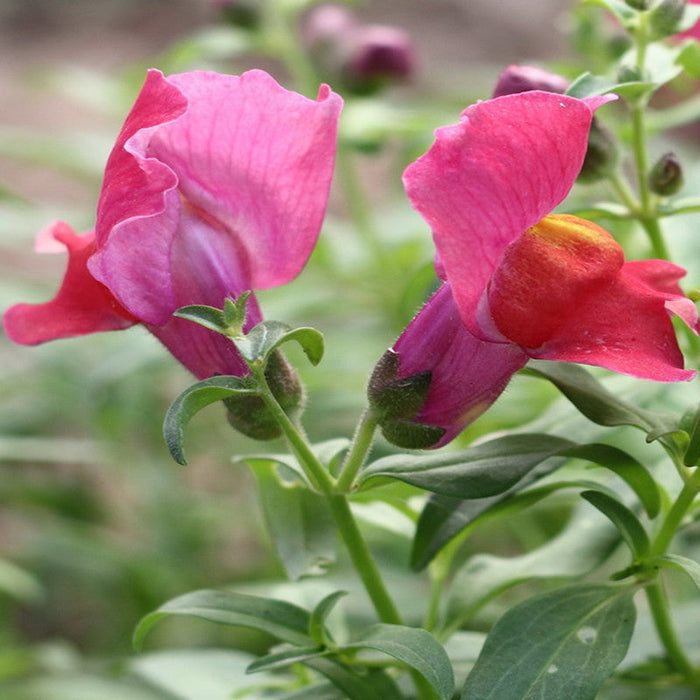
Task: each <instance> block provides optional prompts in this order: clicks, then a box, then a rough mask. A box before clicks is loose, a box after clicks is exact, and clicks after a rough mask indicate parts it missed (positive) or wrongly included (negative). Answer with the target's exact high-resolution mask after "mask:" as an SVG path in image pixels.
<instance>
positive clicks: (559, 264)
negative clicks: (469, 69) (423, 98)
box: [394, 91, 700, 446]
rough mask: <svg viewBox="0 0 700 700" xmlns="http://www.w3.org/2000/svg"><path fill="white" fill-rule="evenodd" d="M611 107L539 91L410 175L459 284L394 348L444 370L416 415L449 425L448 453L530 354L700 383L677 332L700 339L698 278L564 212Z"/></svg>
mask: <svg viewBox="0 0 700 700" xmlns="http://www.w3.org/2000/svg"><path fill="white" fill-rule="evenodd" d="M609 99H611V98H609V97H608V98H606V97H595V98H587V99H584V100H580V99H576V98H572V97H567V96H563V95H557V94H553V93H547V92H540V91H534V92H525V93H520V94H514V95H507V96H504V97H499V98H495V99H491V100H487V101H485V102H480V103H478V104H476V105H473V106H471V107H469V108H468V109H467V110H465V112H464V113H463V114H462V118H461V121H460V123H459V124H457V125H455V126H448V127H444V128H441V129H438V130H437V132H436V140H435V143H434V144H433V145H432V147H431V148H430V149H429V150H428V152H427V153H426V154H425V155H423V156H422V157H420V158H419V159H418V160H417V161H415V162H414V163H412V164H411V165H409V167H408V168H407V169H406V171H405V173H404V184H405V186H406V191H407V194H408V197H409V199H410V201H411V204H412V205H413V207H414V208H415V209H417V210H418V212H420V214H421V215H422V216H423V217H424V218H425V220H426V221H427V222H428V223H429V224H430V226H431V228H432V231H433V237H434V241H435V245H436V248H437V255H438V257H437V261H436V264H437V269H438V273H439V275H440V277H442V278H443V280H445V282H444V284H443V286H442V287H441V288H440V289H439V290H438V292H437V293H436V294H435V295H433V297H431V299H430V300H429V301H428V303H427V304H426V305H425V307H423V309H422V310H421V311H420V312H419V314H418V315H417V316H416V318H415V319H414V320H413V321H412V323H411V324H410V325H409V326H408V327H407V328H406V330H405V331H404V333H403V334H402V336H401V337H400V338H399V340H398V341H397V343H396V344H395V345H394V350H395V351H396V352H397V353H399V372H398V376H399V377H407V376H410V375H412V374H416V373H418V372H426V371H428V372H431V383H430V388H429V391H428V394H427V397H426V400H425V402H424V404H423V406H422V408H421V409H420V411H419V412H418V413H417V414H416V415H415V416H414V417H413V420H414V421H415V422H418V423H425V424H431V425H436V426H439V427H441V428H442V429H444V431H445V433H444V435H443V437H442V439H441V440H440V441H439V442H438V443H437V444H436V445H434V446H440V445H443V444H445V443H446V442H448V441H449V440H450V439H452V438H453V437H454V436H455V435H456V434H457V433H458V432H459V431H460V430H461V429H462V428H463V427H465V426H466V425H467V424H468V423H470V422H471V421H472V420H474V418H476V417H477V416H478V415H480V414H481V413H482V412H483V411H484V410H485V409H486V408H487V407H488V406H489V405H491V403H493V401H495V399H496V398H497V397H498V395H499V394H500V393H501V391H502V390H503V389H504V387H505V385H506V383H507V382H508V379H509V378H510V376H511V375H512V374H513V373H514V372H515V371H516V370H518V369H520V368H521V367H522V366H524V365H525V363H526V362H527V361H528V359H530V358H539V359H546V360H564V361H568V362H580V363H584V364H589V365H597V366H600V367H605V368H608V369H611V370H614V371H617V372H622V373H625V374H630V375H633V376H636V377H643V378H647V379H654V380H658V381H681V380H689V379H692V378H693V377H694V376H695V374H696V373H695V372H693V371H691V370H686V369H683V357H682V355H681V352H680V350H679V348H678V345H677V341H676V337H675V333H674V330H673V326H672V323H671V315H672V314H677V315H678V316H680V317H681V318H682V319H683V320H684V321H685V322H686V323H687V324H688V325H689V326H690V327H691V328H692V329H693V330H694V331H695V332H696V333H697V332H698V331H699V330H700V325H699V324H698V314H697V309H696V308H695V305H694V304H693V302H692V301H691V300H690V299H688V298H687V297H685V296H684V295H683V293H682V292H681V290H680V288H679V286H678V280H679V279H680V278H681V277H682V276H683V275H684V274H685V271H684V270H682V269H681V268H680V267H678V266H676V265H674V264H672V263H670V262H666V261H663V260H646V261H634V262H626V261H625V259H624V254H623V252H622V249H621V248H620V246H619V245H618V244H617V243H616V241H615V240H614V239H613V237H612V236H611V235H610V234H609V233H608V232H607V231H605V230H604V229H602V228H600V227H599V226H597V225H596V224H593V223H591V222H589V221H585V220H583V219H579V218H577V217H574V216H568V215H559V214H552V210H553V209H554V208H555V207H556V206H558V205H559V204H560V203H561V202H562V201H563V200H564V198H565V197H566V196H567V195H568V193H569V190H570V189H571V187H572V185H573V183H574V181H575V179H576V176H577V175H578V172H579V170H580V168H581V164H582V162H583V159H584V156H585V153H586V147H587V139H588V132H589V128H590V125H591V120H592V117H593V112H594V111H595V109H597V108H598V107H599V106H600V105H601V104H603V103H605V102H607V101H608V100H609ZM433 343H438V344H439V345H438V347H439V351H436V349H435V346H433V345H432V344H433ZM447 357H449V361H447V360H446V358H447Z"/></svg>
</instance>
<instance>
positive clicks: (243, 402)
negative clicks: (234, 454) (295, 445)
mask: <svg viewBox="0 0 700 700" xmlns="http://www.w3.org/2000/svg"><path fill="white" fill-rule="evenodd" d="M265 379H266V380H267V383H268V386H269V387H270V390H271V391H272V393H273V395H274V397H275V398H276V399H277V401H278V402H279V404H280V406H281V407H282V409H283V410H284V412H285V413H286V414H287V415H288V416H289V417H290V418H296V417H297V416H298V415H299V414H300V413H301V411H302V410H303V407H304V390H303V387H302V385H301V382H300V381H299V378H298V377H297V374H296V372H295V371H294V369H293V368H292V367H291V366H290V365H289V363H288V362H287V360H286V359H285V358H284V355H282V353H281V352H279V350H275V351H274V352H273V353H272V354H271V355H270V357H269V359H268V362H267V367H266V368H265ZM223 401H224V405H225V406H226V417H227V419H228V422H229V423H230V425H231V426H232V427H234V428H235V429H236V430H238V431H239V432H241V433H243V434H244V435H247V436H248V437H251V438H253V439H255V440H273V439H275V438H277V437H280V435H281V434H282V431H281V429H280V426H279V424H278V423H277V421H276V420H275V418H274V416H273V415H272V413H270V410H269V409H268V407H267V405H266V404H265V402H264V401H263V399H262V398H261V397H260V396H256V395H241V396H232V397H230V398H228V399H224V400H223Z"/></svg>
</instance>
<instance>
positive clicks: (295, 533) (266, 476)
mask: <svg viewBox="0 0 700 700" xmlns="http://www.w3.org/2000/svg"><path fill="white" fill-rule="evenodd" d="M248 464H249V465H250V467H251V469H252V470H253V473H254V474H255V477H256V479H257V482H258V486H259V492H260V501H261V503H262V508H263V514H264V517H265V523H266V525H267V531H268V533H269V535H270V537H271V538H272V541H273V543H274V545H275V549H276V550H277V554H278V555H279V558H280V561H281V562H282V564H283V566H284V568H285V571H286V572H287V575H288V576H289V578H291V579H292V580H297V579H299V578H301V577H302V576H304V575H307V574H318V573H319V572H320V571H322V570H323V569H324V568H325V567H327V566H328V565H329V564H331V563H332V562H333V561H334V560H335V548H336V528H335V521H334V519H333V516H332V514H331V511H330V509H329V507H328V502H327V500H326V498H325V497H323V496H321V495H319V494H318V493H316V492H314V491H311V490H310V489H309V488H308V486H307V485H306V484H305V483H302V482H300V481H297V480H295V481H286V480H283V479H281V478H280V476H279V473H278V471H277V465H276V464H275V463H273V462H269V461H263V460H249V461H248Z"/></svg>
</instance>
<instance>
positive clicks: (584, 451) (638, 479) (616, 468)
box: [564, 443, 661, 518]
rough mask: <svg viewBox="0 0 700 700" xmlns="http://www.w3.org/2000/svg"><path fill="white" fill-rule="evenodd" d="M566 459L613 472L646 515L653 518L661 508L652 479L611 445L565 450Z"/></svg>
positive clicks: (628, 455) (626, 453)
mask: <svg viewBox="0 0 700 700" xmlns="http://www.w3.org/2000/svg"><path fill="white" fill-rule="evenodd" d="M564 454H566V455H567V456H568V457H578V458H579V459H585V460H588V461H589V462H593V463H594V464H596V465H598V466H601V467H605V468H606V469H609V470H610V471H612V472H614V473H615V474H617V476H619V477H620V478H621V479H623V480H624V481H625V483H626V484H627V485H628V486H629V487H630V488H631V489H632V490H633V491H634V492H635V494H636V495H637V498H639V500H640V502H641V504H642V505H643V506H644V510H646V512H647V515H648V516H649V517H650V518H655V517H656V516H657V515H658V513H659V509H660V508H661V494H660V493H659V487H658V485H657V484H656V481H654V477H652V475H651V474H650V473H649V471H648V470H647V468H646V467H645V466H644V465H643V464H642V463H641V462H639V461H637V460H636V459H635V458H634V457H632V455H630V454H629V453H628V452H625V451H624V450H621V449H619V448H617V447H613V446H612V445H605V444H602V443H591V444H588V445H578V446H576V447H572V448H571V449H570V450H567V451H566V452H565V453H564Z"/></svg>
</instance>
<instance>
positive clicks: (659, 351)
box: [527, 260, 698, 382]
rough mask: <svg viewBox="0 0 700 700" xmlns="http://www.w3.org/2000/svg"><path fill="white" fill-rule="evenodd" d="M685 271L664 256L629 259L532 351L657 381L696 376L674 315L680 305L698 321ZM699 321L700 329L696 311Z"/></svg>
mask: <svg viewBox="0 0 700 700" xmlns="http://www.w3.org/2000/svg"><path fill="white" fill-rule="evenodd" d="M684 274H685V271H684V270H683V269H682V268H680V267H678V266H676V265H673V264H672V263H669V262H665V261H663V260H642V261H635V262H627V263H625V264H624V265H623V267H622V270H621V271H620V275H619V277H618V278H617V279H616V280H615V281H614V282H613V283H612V284H611V285H608V286H607V287H605V289H603V290H601V291H599V292H598V293H594V294H591V295H590V296H589V297H588V298H586V299H585V300H581V301H580V303H579V305H578V308H577V309H576V310H575V313H572V314H571V316H569V318H568V319H567V322H566V323H565V324H564V325H563V326H562V327H561V328H559V330H558V331H557V334H556V336H555V337H554V338H552V339H551V340H550V341H548V342H546V343H545V344H544V345H543V346H542V347H541V348H538V349H537V350H535V351H530V350H527V352H528V354H530V355H531V357H536V358H540V359H545V360H564V361H566V362H581V363H583V364H588V365H596V366H598V367H605V368H607V369H610V370H613V371H615V372H621V373H623V374H630V375H632V376H634V377H642V378H644V379H654V380H656V381H663V382H676V381H683V380H690V379H692V378H693V377H694V376H695V375H696V372H694V371H692V370H686V369H683V356H682V354H681V351H680V350H679V348H678V343H677V341H676V335H675V332H674V329H673V324H672V323H671V318H670V314H669V308H670V309H671V310H674V309H679V311H681V312H682V314H680V315H682V317H683V318H684V320H686V321H688V320H691V321H692V320H693V314H692V312H691V310H690V309H689V308H688V303H690V304H691V305H692V302H691V301H690V300H689V299H687V298H686V297H684V296H683V295H682V293H681V291H680V288H679V287H678V283H677V282H678V279H680V278H681V277H682V276H683V275H684ZM693 306H694V305H693ZM694 319H695V326H694V330H695V332H698V324H697V312H696V315H695V316H694ZM691 327H692V326H691Z"/></svg>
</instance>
